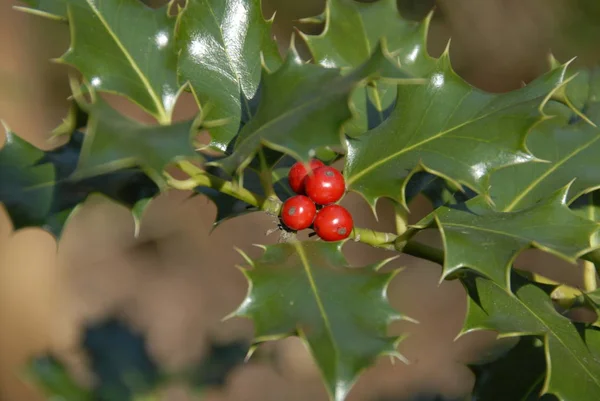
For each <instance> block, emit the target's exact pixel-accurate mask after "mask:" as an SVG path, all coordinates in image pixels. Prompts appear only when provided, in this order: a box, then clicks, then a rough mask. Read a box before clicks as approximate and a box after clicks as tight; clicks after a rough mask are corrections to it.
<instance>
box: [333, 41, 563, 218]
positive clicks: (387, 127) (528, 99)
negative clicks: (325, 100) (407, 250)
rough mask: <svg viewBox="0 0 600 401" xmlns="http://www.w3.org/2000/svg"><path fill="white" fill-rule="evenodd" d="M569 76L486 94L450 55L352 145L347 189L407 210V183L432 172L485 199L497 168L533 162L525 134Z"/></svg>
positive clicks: (553, 74)
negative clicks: (454, 66) (454, 65)
mask: <svg viewBox="0 0 600 401" xmlns="http://www.w3.org/2000/svg"><path fill="white" fill-rule="evenodd" d="M565 70H566V65H565V66H562V67H560V68H556V69H554V70H552V71H550V72H548V73H547V74H545V75H543V76H541V77H539V78H538V79H536V80H535V81H533V82H531V83H530V84H529V85H527V86H525V87H523V88H521V89H519V90H515V91H513V92H509V93H504V94H492V93H486V92H483V91H481V90H478V89H476V88H473V87H471V86H470V85H468V84H467V83H466V82H464V81H463V80H462V79H461V78H460V77H459V76H458V75H456V74H455V73H454V71H453V70H452V68H451V66H450V56H449V53H448V50H446V51H445V52H444V54H443V55H442V56H441V57H440V58H439V59H438V60H436V67H435V69H434V70H433V72H432V73H431V74H429V76H428V78H427V84H426V85H410V86H406V85H402V84H401V85H399V86H398V93H397V99H396V105H395V107H394V110H393V111H392V113H391V115H390V117H389V118H388V119H387V120H385V121H384V122H383V123H382V124H381V125H379V126H378V127H377V128H375V129H373V130H370V131H369V132H367V133H366V134H364V135H361V136H360V137H358V138H350V139H348V156H347V158H346V167H345V175H346V183H347V186H348V188H349V189H350V190H353V191H355V192H358V193H360V194H361V195H362V196H363V197H364V198H365V199H366V200H367V201H368V202H369V204H371V206H372V207H374V206H375V203H376V202H377V199H379V198H380V197H383V196H386V197H390V198H392V199H394V200H396V201H399V202H401V203H402V204H403V205H404V206H406V194H405V188H406V184H407V182H408V179H409V178H410V177H411V175H413V174H414V173H415V172H417V171H422V170H425V171H428V172H431V173H434V174H436V175H439V176H441V177H443V178H445V179H447V180H449V181H452V182H454V184H455V185H456V186H460V184H464V185H466V186H467V187H469V188H471V189H473V190H474V191H475V192H477V193H483V192H484V191H486V190H487V188H488V175H489V173H490V172H491V171H492V170H493V169H496V168H500V167H503V166H507V165H513V164H519V163H525V162H528V161H531V160H534V157H533V156H532V155H531V154H530V153H529V152H528V150H527V149H526V147H525V145H524V141H525V136H526V134H527V133H528V131H529V130H530V129H531V127H532V126H534V125H535V124H536V123H538V122H539V121H540V120H541V119H542V112H541V108H542V107H543V105H544V104H545V101H546V98H547V97H548V96H549V95H550V94H551V93H552V91H554V90H556V89H557V88H558V87H559V86H560V85H561V84H562V83H563V77H564V73H565Z"/></svg>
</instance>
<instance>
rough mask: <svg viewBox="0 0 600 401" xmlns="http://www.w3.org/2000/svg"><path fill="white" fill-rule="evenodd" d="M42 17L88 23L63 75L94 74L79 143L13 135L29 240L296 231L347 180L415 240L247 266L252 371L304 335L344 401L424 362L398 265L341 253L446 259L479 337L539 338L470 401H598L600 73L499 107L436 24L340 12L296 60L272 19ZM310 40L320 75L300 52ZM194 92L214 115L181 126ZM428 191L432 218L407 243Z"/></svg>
mask: <svg viewBox="0 0 600 401" xmlns="http://www.w3.org/2000/svg"><path fill="white" fill-rule="evenodd" d="M26 3H27V4H26V5H23V6H22V7H19V8H20V9H21V10H23V11H26V12H29V13H32V14H36V15H38V16H40V17H45V18H51V19H53V20H56V21H57V23H63V24H68V26H69V29H70V34H71V45H70V47H69V49H68V50H66V52H65V53H64V54H63V55H62V56H61V57H60V58H58V59H57V60H56V61H58V62H59V63H63V64H66V65H69V66H71V67H74V69H75V70H77V71H78V73H79V74H78V75H73V76H72V77H71V90H72V97H71V98H70V101H71V109H70V112H69V115H68V116H67V117H66V118H65V120H64V122H63V123H62V124H61V125H60V126H59V127H58V128H57V129H56V130H55V131H54V135H57V136H62V135H64V136H69V138H70V139H69V140H68V142H66V144H65V145H63V146H61V147H59V148H57V149H54V150H51V151H42V150H40V149H37V148H35V147H34V146H32V145H31V144H29V143H27V142H26V141H24V140H22V139H20V138H19V137H18V136H17V135H16V134H15V133H14V132H12V131H11V129H10V128H8V125H7V124H8V122H7V123H5V128H6V144H5V145H4V147H3V148H2V149H1V150H0V201H2V203H3V204H4V207H5V208H6V210H7V211H8V215H9V216H10V218H11V219H12V222H13V225H14V228H15V229H16V230H18V229H21V228H23V227H31V226H36V227H42V228H44V229H46V230H48V231H50V232H51V233H53V234H54V235H55V236H56V237H57V238H58V239H59V238H60V235H61V232H62V230H63V228H64V227H65V224H68V221H69V218H70V217H71V216H72V215H73V213H74V211H76V210H77V206H78V205H79V204H80V203H81V202H83V201H84V200H85V199H86V197H87V196H88V195H89V194H91V193H101V194H104V195H105V196H106V197H108V198H111V199H112V200H114V201H116V202H119V203H121V204H123V205H125V206H127V207H129V208H130V210H131V213H132V216H133V218H134V220H135V222H136V234H137V233H138V231H139V222H140V220H141V219H142V218H143V213H144V210H145V209H146V208H147V207H148V205H149V204H150V203H151V202H152V200H153V199H154V198H155V197H156V196H157V195H159V194H160V193H162V192H165V191H169V190H188V191H189V190H191V191H193V193H194V194H195V195H199V194H202V195H205V196H207V197H208V198H210V199H211V200H212V201H214V203H215V204H216V206H217V210H218V211H217V217H216V220H215V222H214V224H215V225H218V224H221V223H222V222H223V221H225V220H227V219H231V218H235V217H237V216H240V215H242V214H246V213H250V212H264V213H267V214H270V215H272V216H278V215H279V213H280V210H281V205H282V202H283V201H285V200H286V199H288V198H289V197H290V196H291V195H292V194H293V192H292V191H291V190H290V188H289V185H288V182H287V173H288V171H289V169H290V167H291V166H292V164H294V163H295V162H297V161H300V162H303V163H305V164H306V165H307V166H308V163H309V161H310V160H311V159H315V158H317V159H320V160H321V161H323V162H324V163H325V164H328V165H330V164H332V163H334V162H340V163H341V162H342V161H343V175H344V178H345V183H346V189H347V191H350V192H355V193H357V194H359V195H361V196H362V198H364V201H365V202H367V203H368V205H370V206H371V208H372V210H373V211H374V212H375V207H376V204H377V202H378V200H379V199H381V198H386V199H388V200H390V201H392V202H393V203H394V204H395V208H394V212H393V213H394V216H385V217H382V216H379V218H390V219H394V220H395V221H396V223H397V224H396V232H393V233H392V232H378V231H373V230H370V229H366V228H361V227H354V229H353V230H352V233H351V234H350V237H349V238H348V239H346V240H343V241H337V242H335V241H334V242H328V241H320V240H317V239H316V238H310V237H309V238H308V239H305V240H300V239H298V238H297V237H296V235H295V233H294V232H293V231H291V230H289V229H287V228H286V227H284V226H281V227H280V236H281V239H280V241H279V243H277V244H275V245H269V246H265V247H264V252H263V254H262V256H260V257H258V258H257V259H252V258H250V257H248V256H246V254H245V253H244V252H243V251H240V252H241V254H242V255H243V256H244V258H245V260H246V262H247V265H248V268H246V269H243V270H242V271H243V274H244V275H245V276H246V278H247V279H248V286H249V290H248V294H247V296H246V298H245V300H244V301H243V303H242V304H241V305H240V307H239V309H238V310H236V311H233V312H232V314H231V315H230V316H229V317H230V318H231V317H244V318H249V319H252V321H253V322H254V326H255V331H256V336H255V338H254V343H253V345H252V347H250V353H251V351H252V350H254V349H255V348H256V346H258V345H259V344H260V343H262V342H266V341H275V340H278V339H282V338H284V337H287V336H298V337H299V338H300V339H301V340H302V341H303V342H304V344H305V345H306V347H307V348H308V350H309V351H310V353H311V355H312V357H313V358H314V361H315V363H316V365H317V367H318V368H319V370H320V373H321V376H322V379H323V383H324V386H325V387H326V389H327V391H328V393H329V396H330V398H331V399H332V400H335V401H342V400H344V399H345V398H346V396H347V395H348V393H349V392H350V391H351V388H352V385H353V383H355V381H356V380H357V378H358V377H359V375H360V374H361V373H362V372H363V371H364V370H365V369H367V368H368V367H369V366H371V365H373V363H374V362H375V361H376V360H377V359H378V358H379V357H380V356H383V355H388V356H390V357H392V358H397V359H400V360H403V361H405V358H404V357H403V356H402V355H401V354H400V353H399V352H398V350H397V347H398V344H399V343H400V341H401V340H402V338H403V337H402V336H400V337H392V336H388V334H387V328H388V325H389V324H390V323H391V322H392V321H395V320H412V319H411V318H410V317H408V316H406V315H405V314H403V313H402V311H397V310H394V309H393V308H392V307H391V306H390V304H389V303H388V299H387V296H386V289H387V286H388V284H389V283H390V281H391V280H392V279H394V277H395V274H396V272H397V271H396V270H393V269H389V268H384V265H386V263H387V262H388V261H389V259H386V260H382V261H380V262H379V263H375V264H373V265H369V266H360V267H353V266H349V264H348V263H347V262H346V260H345V258H344V255H343V252H342V250H343V247H344V246H345V244H347V243H348V242H351V241H357V242H362V243H364V244H368V245H371V246H373V247H376V248H382V249H386V250H389V251H390V257H392V258H393V257H394V256H395V255H398V254H400V253H405V254H408V255H413V256H416V257H419V258H423V259H426V260H429V261H433V262H436V263H438V264H440V265H441V266H442V278H443V279H444V280H460V282H461V283H462V284H463V286H464V288H465V290H466V294H467V297H468V307H467V314H466V318H465V321H464V326H463V329H462V330H461V332H460V335H461V336H462V335H464V334H467V333H470V332H474V331H479V330H492V331H495V332H496V333H498V336H499V337H517V338H519V339H520V340H519V341H515V343H514V345H513V347H512V348H510V349H508V350H506V352H505V353H504V354H503V355H501V356H498V357H497V358H496V359H495V360H491V361H487V362H486V363H485V364H483V365H479V366H474V367H473V371H474V372H475V374H476V384H475V387H474V389H473V392H472V395H471V396H470V399H472V400H492V399H499V400H500V399H501V400H537V399H540V398H541V397H544V399H546V398H548V397H550V398H555V399H559V400H562V401H587V400H596V399H598V397H599V396H600V324H599V322H598V321H594V319H591V320H590V321H577V320H574V319H570V318H569V316H572V314H570V313H569V312H570V311H571V309H573V308H587V309H589V310H591V311H597V310H598V309H599V308H600V292H599V290H596V270H595V269H596V267H595V266H598V265H597V263H600V253H598V251H597V248H598V235H597V234H598V232H599V228H600V225H599V224H598V219H599V216H600V211H599V210H598V200H599V199H600V198H599V196H598V192H595V190H596V189H597V188H600V166H599V165H598V164H599V161H600V158H599V157H598V155H599V154H600V141H599V139H600V129H599V128H598V126H597V124H598V123H599V122H600V98H599V97H598V96H599V95H600V75H598V73H597V70H594V69H579V70H577V69H575V68H573V67H572V66H571V65H570V64H571V63H570V62H567V63H564V64H561V63H560V62H559V61H557V60H556V59H555V58H553V57H551V56H550V57H549V60H550V62H549V63H548V69H547V72H545V73H544V74H543V75H541V76H539V77H538V78H536V79H534V80H532V81H531V82H529V83H527V84H526V85H523V86H522V87H521V88H519V89H516V90H513V91H510V92H506V93H487V92H485V91H483V90H480V89H477V88H475V87H473V86H471V85H469V84H468V83H467V82H465V80H463V79H462V78H461V77H460V76H458V75H457V74H456V73H455V72H454V70H453V68H452V63H451V54H452V50H451V47H450V46H447V48H446V50H445V51H444V52H443V54H441V56H440V57H438V58H436V57H433V56H432V55H430V54H429V53H428V51H427V33H428V28H429V22H430V20H431V17H432V15H433V14H430V15H429V16H427V17H426V18H425V19H423V20H422V21H410V20H407V19H404V18H403V17H402V16H401V15H400V13H399V12H398V10H397V8H396V1H395V0H379V1H376V2H370V3H359V2H355V1H354V0H328V2H327V6H326V10H325V12H324V13H323V14H322V15H318V16H315V17H314V18H310V19H307V20H305V21H304V22H307V23H322V24H324V26H325V28H324V31H323V32H322V33H320V34H318V35H309V34H305V33H302V32H298V33H297V34H296V35H294V37H295V39H294V37H292V40H291V43H290V46H289V50H288V51H287V52H286V54H284V55H281V54H280V52H279V50H278V48H277V45H276V42H275V41H274V39H273V37H272V34H271V23H272V21H273V20H272V18H271V19H266V18H265V17H264V16H263V14H262V11H261V4H260V0H188V1H187V2H185V4H181V3H176V2H174V1H173V2H170V3H169V4H168V5H165V6H163V7H160V8H150V7H148V6H146V5H144V4H143V3H142V2H140V1H139V0H102V1H100V0H53V1H49V0H48V1H44V0H28V1H27V2H26ZM434 12H435V11H434ZM299 36H300V37H301V39H302V40H304V41H305V42H306V44H307V46H308V49H309V50H310V54H311V58H310V60H306V59H303V58H302V57H301V56H300V55H299V53H298V51H297V50H296V45H295V42H296V41H298V40H299V38H298V37H299ZM184 91H187V92H190V93H192V94H193V96H194V98H195V100H196V102H197V105H198V110H199V113H198V114H197V116H196V117H195V118H193V119H188V120H184V121H174V120H173V117H172V116H173V109H174V106H175V104H176V103H177V100H178V97H179V96H180V95H181V94H182V93H183V92H184ZM103 93H111V94H117V95H121V96H124V97H126V98H128V99H129V100H131V101H132V102H134V103H135V104H137V105H138V106H139V107H140V108H142V109H143V110H144V111H145V112H146V113H147V114H149V115H150V116H153V117H154V119H155V123H154V124H145V123H142V122H139V121H136V120H134V119H132V118H130V117H128V116H125V115H123V114H122V113H121V112H119V110H117V109H115V108H113V107H112V106H111V105H110V104H109V102H107V101H106V100H105V99H104V98H103V97H102V94H103ZM204 132H208V133H209V134H210V141H204V142H203V141H202V138H201V136H200V135H199V134H200V133H204ZM336 165H338V164H336ZM419 194H422V195H424V196H426V197H427V198H428V199H429V200H430V201H431V204H432V205H433V211H432V212H431V213H430V214H428V215H427V216H425V217H424V218H423V219H422V220H421V221H419V222H418V223H416V224H411V225H409V224H408V223H407V216H408V214H409V212H410V210H411V203H412V202H413V200H414V199H415V198H416V196H417V195H419ZM426 230H437V231H438V232H439V233H440V235H441V237H442V240H443V248H436V247H433V246H431V245H428V244H426V243H424V242H422V241H421V240H419V239H418V238H417V237H416V235H417V234H418V233H421V232H423V231H426ZM248 235H256V234H255V233H252V228H251V227H249V228H248ZM529 248H536V249H538V250H539V251H541V252H547V253H550V254H552V255H555V256H557V257H560V258H562V259H564V260H566V261H569V262H571V263H572V264H573V265H575V264H576V263H578V261H582V263H583V266H584V267H583V272H584V276H585V279H584V282H585V286H584V288H572V287H569V286H567V285H565V284H562V283H558V282H555V281H552V280H550V279H547V278H545V277H543V276H541V275H538V274H533V273H525V272H524V271H521V270H515V269H513V268H512V267H513V266H512V265H513V262H514V260H515V258H517V256H518V255H519V254H520V253H521V252H522V251H524V250H526V249H529ZM574 269H575V268H574ZM574 271H575V270H574ZM407 362H408V361H407Z"/></svg>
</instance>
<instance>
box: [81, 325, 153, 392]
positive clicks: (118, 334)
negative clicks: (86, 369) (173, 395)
mask: <svg viewBox="0 0 600 401" xmlns="http://www.w3.org/2000/svg"><path fill="white" fill-rule="evenodd" d="M83 347H84V349H85V351H86V352H87V354H88V357H89V358H90V363H91V367H92V370H93V372H94V374H95V375H96V378H97V384H96V386H95V387H94V397H95V399H96V400H98V401H132V400H133V396H134V395H136V394H144V393H147V392H149V391H151V390H152V389H154V388H155V387H156V386H157V384H158V383H159V379H160V374H159V370H158V366H157V365H156V363H155V362H154V361H153V360H152V359H151V358H150V356H149V355H148V351H147V349H146V340H145V338H144V337H143V336H142V335H140V334H137V333H134V332H132V331H131V329H130V328H129V327H127V326H126V325H124V324H123V323H121V322H120V321H118V320H115V319H110V320H107V321H105V322H102V323H100V324H97V325H93V326H89V327H87V328H86V330H85V333H84V339H83Z"/></svg>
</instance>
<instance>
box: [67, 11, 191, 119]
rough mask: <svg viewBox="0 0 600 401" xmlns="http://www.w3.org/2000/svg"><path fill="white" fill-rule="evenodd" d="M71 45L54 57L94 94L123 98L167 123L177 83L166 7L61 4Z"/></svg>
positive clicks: (171, 27) (170, 20)
mask: <svg viewBox="0 0 600 401" xmlns="http://www.w3.org/2000/svg"><path fill="white" fill-rule="evenodd" d="M65 2H66V4H67V7H68V15H69V24H70V27H71V47H70V48H69V50H68V51H67V52H66V53H65V54H64V55H63V56H62V57H61V58H60V59H59V61H60V62H63V63H66V64H69V65H72V66H74V67H75V68H77V69H78V70H79V71H80V72H81V73H82V74H83V76H84V77H85V79H86V80H87V82H89V83H90V84H91V86H92V87H93V88H94V89H95V90H97V91H103V92H111V93H117V94H120V95H124V96H127V97H128V98H130V99H131V100H132V101H134V102H135V103H137V104H138V105H140V106H141V107H142V108H144V109H145V110H146V111H148V112H149V113H150V114H152V115H154V116H155V117H156V118H157V120H158V121H159V122H161V123H164V124H166V123H169V122H170V121H171V114H172V112H173V107H174V106H175V102H176V100H177V97H178V96H179V94H180V92H181V89H182V88H181V87H180V86H179V85H178V83H177V75H176V70H177V51H176V48H175V43H174V38H173V34H174V28H175V19H174V18H172V17H170V16H169V15H168V6H164V7H161V8H158V9H152V8H150V7H147V6H146V5H144V3H142V2H141V1H139V0H103V1H101V2H98V1H94V0H65Z"/></svg>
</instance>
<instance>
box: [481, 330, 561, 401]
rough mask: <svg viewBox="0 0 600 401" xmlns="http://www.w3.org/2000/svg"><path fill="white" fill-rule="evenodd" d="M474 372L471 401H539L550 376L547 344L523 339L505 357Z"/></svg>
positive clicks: (526, 337) (533, 338) (528, 337)
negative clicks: (547, 363) (545, 347)
mask: <svg viewBox="0 0 600 401" xmlns="http://www.w3.org/2000/svg"><path fill="white" fill-rule="evenodd" d="M471 369H472V370H473V373H475V386H474V388H473V392H472V394H471V401H507V400H513V401H537V400H539V399H540V392H541V390H542V385H543V383H544V378H545V376H546V361H545V358H544V343H543V342H542V341H540V340H539V339H538V338H536V337H535V336H523V337H521V338H520V340H519V342H518V344H517V345H516V346H515V347H513V348H512V349H511V350H509V351H508V352H507V353H506V354H505V355H503V356H502V357H500V358H498V359H497V360H495V361H493V362H490V363H486V364H483V365H473V366H471ZM548 398H551V397H548ZM543 399H544V400H545V399H546V397H543ZM548 401H549V400H548Z"/></svg>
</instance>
